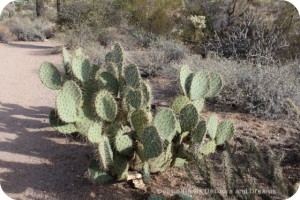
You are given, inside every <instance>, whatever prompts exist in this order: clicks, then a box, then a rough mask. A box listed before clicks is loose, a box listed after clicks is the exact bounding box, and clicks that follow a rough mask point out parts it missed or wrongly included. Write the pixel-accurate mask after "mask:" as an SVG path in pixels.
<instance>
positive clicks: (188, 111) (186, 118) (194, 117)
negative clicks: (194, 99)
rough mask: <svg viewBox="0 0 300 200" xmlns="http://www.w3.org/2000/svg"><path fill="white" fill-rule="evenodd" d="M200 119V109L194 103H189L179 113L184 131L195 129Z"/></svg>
mask: <svg viewBox="0 0 300 200" xmlns="http://www.w3.org/2000/svg"><path fill="white" fill-rule="evenodd" d="M198 120H199V115H198V111H197V109H196V107H195V106H194V105H193V104H188V105H186V106H185V107H184V108H183V109H181V111H180V114H179V121H180V127H181V131H182V132H184V131H193V130H194V128H195V127H196V125H197V124H198Z"/></svg>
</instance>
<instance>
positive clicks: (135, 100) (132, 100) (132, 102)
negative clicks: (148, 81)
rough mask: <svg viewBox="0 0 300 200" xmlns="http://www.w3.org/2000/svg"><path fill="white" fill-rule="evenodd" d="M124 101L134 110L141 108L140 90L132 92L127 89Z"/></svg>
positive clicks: (141, 95)
mask: <svg viewBox="0 0 300 200" xmlns="http://www.w3.org/2000/svg"><path fill="white" fill-rule="evenodd" d="M125 101H126V103H127V105H128V106H129V108H128V109H130V107H132V108H134V109H139V108H140V107H141V106H142V103H143V93H142V91H141V90H134V89H132V88H128V89H127V92H126V95H125Z"/></svg>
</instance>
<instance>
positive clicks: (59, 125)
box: [49, 110, 77, 134]
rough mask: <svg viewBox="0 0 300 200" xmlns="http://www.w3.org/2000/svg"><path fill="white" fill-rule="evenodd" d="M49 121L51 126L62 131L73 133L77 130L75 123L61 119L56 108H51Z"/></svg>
mask: <svg viewBox="0 0 300 200" xmlns="http://www.w3.org/2000/svg"><path fill="white" fill-rule="evenodd" d="M49 121H50V124H51V126H52V127H53V128H54V129H55V130H57V131H59V132H60V133H63V134H71V133H75V132H76V131H77V129H76V127H75V125H74V124H73V123H70V124H68V123H65V122H63V121H62V120H61V119H59V117H58V115H57V113H56V111H55V110H51V112H50V115H49Z"/></svg>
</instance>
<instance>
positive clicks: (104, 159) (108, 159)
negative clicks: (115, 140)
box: [98, 135, 113, 171]
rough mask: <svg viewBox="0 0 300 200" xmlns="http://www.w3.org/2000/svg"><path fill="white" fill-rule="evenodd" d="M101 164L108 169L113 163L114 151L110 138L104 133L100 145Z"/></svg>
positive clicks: (104, 168)
mask: <svg viewBox="0 0 300 200" xmlns="http://www.w3.org/2000/svg"><path fill="white" fill-rule="evenodd" d="M98 150H99V156H100V164H101V168H102V169H103V170H105V171H106V170H108V169H109V168H110V167H111V166H112V164H113V151H112V149H111V146H110V143H109V139H108V137H107V136H105V135H102V136H101V138H100V140H99V145H98Z"/></svg>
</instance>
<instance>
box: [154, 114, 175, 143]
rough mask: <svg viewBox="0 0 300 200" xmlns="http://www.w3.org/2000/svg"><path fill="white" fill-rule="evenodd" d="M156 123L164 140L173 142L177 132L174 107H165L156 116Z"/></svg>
mask: <svg viewBox="0 0 300 200" xmlns="http://www.w3.org/2000/svg"><path fill="white" fill-rule="evenodd" d="M154 125H155V127H156V128H157V130H158V133H159V135H160V137H161V138H162V139H163V140H167V141H168V142H171V141H172V139H173V138H174V136H175V134H176V116H175V113H174V111H173V110H172V109H170V108H164V109H162V110H161V111H159V112H158V113H157V114H156V116H155V118H154Z"/></svg>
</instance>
